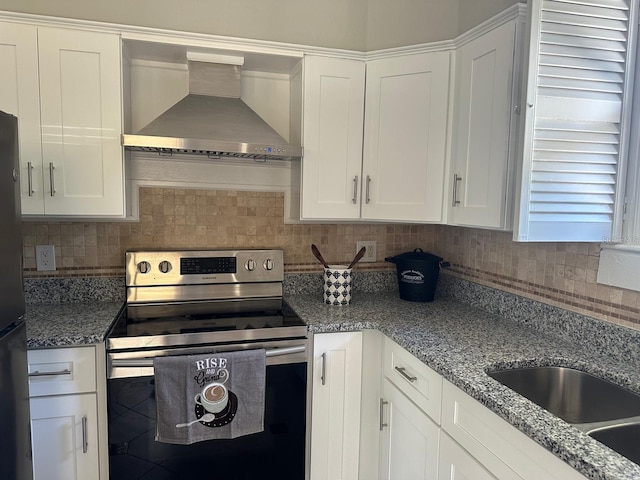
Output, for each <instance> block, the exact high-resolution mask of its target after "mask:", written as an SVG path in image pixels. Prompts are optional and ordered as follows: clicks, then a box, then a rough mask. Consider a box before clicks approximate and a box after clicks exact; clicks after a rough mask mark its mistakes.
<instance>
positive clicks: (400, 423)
mask: <svg viewBox="0 0 640 480" xmlns="http://www.w3.org/2000/svg"><path fill="white" fill-rule="evenodd" d="M382 394H383V398H382V399H381V404H380V409H381V412H380V421H381V429H382V436H381V446H380V480H397V479H406V480H426V479H434V478H436V475H437V472H438V437H439V434H440V429H439V428H438V426H437V425H436V424H435V423H433V422H432V421H431V419H430V418H429V417H428V416H427V414H426V413H424V412H423V411H422V410H420V409H419V408H418V407H417V406H416V405H415V404H414V403H413V402H411V400H409V399H408V398H407V397H406V396H405V395H404V394H403V393H402V392H401V391H400V390H399V389H398V388H397V387H396V386H395V385H394V384H392V383H391V382H390V381H389V380H387V379H385V380H384V384H383V388H382Z"/></svg>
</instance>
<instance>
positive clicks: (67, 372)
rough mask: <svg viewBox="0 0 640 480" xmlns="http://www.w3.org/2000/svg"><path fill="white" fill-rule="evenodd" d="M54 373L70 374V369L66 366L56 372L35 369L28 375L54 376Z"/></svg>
mask: <svg viewBox="0 0 640 480" xmlns="http://www.w3.org/2000/svg"><path fill="white" fill-rule="evenodd" d="M56 375H71V370H69V369H68V368H65V369H64V370H58V371H56V372H39V371H38V370H36V371H35V372H31V373H29V376H30V377H55V376H56Z"/></svg>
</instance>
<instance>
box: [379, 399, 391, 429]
mask: <svg viewBox="0 0 640 480" xmlns="http://www.w3.org/2000/svg"><path fill="white" fill-rule="evenodd" d="M388 404H389V402H385V401H384V398H381V399H380V431H382V429H383V428H384V427H388V426H389V424H388V423H384V406H385V405H388Z"/></svg>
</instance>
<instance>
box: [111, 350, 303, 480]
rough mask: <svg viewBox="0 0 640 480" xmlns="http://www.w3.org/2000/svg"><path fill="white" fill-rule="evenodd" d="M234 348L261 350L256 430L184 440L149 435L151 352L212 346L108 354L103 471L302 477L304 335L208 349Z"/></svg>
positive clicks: (115, 474) (121, 476)
mask: <svg viewBox="0 0 640 480" xmlns="http://www.w3.org/2000/svg"><path fill="white" fill-rule="evenodd" d="M207 348H208V349H207ZM242 348H265V350H266V351H267V368H266V392H265V418H264V431H263V432H260V433H256V434H253V435H247V436H243V437H239V438H235V439H233V440H209V441H204V442H198V443H194V444H192V445H173V444H168V443H160V442H156V441H155V433H156V403H155V385H154V377H153V363H152V362H153V357H154V356H157V355H169V354H170V355H182V354H197V353H205V352H211V351H212V348H211V347H197V348H189V349H182V348H181V349H175V350H154V351H151V352H150V351H146V352H120V353H114V352H111V353H109V354H108V369H109V379H108V381H107V388H108V396H109V397H108V398H109V401H108V402H109V403H108V411H109V469H110V478H114V479H115V478H117V479H118V480H128V479H139V480H142V479H144V480H147V479H149V480H151V479H162V480H169V479H190V480H193V479H194V478H226V479H253V478H278V479H291V480H300V479H303V478H305V440H306V408H307V368H308V364H307V339H303V340H291V341H285V342H283V341H278V342H273V343H270V342H265V343H261V344H243V345H233V346H224V347H218V346H216V348H215V351H216V352H220V351H224V350H239V349H242ZM198 350H202V351H200V352H199V351H198Z"/></svg>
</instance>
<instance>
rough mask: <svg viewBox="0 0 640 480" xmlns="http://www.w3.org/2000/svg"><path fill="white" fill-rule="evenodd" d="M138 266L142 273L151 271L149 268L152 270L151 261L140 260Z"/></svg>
mask: <svg viewBox="0 0 640 480" xmlns="http://www.w3.org/2000/svg"><path fill="white" fill-rule="evenodd" d="M136 268H137V269H138V272H140V273H149V270H151V264H150V263H149V262H138V265H136Z"/></svg>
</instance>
